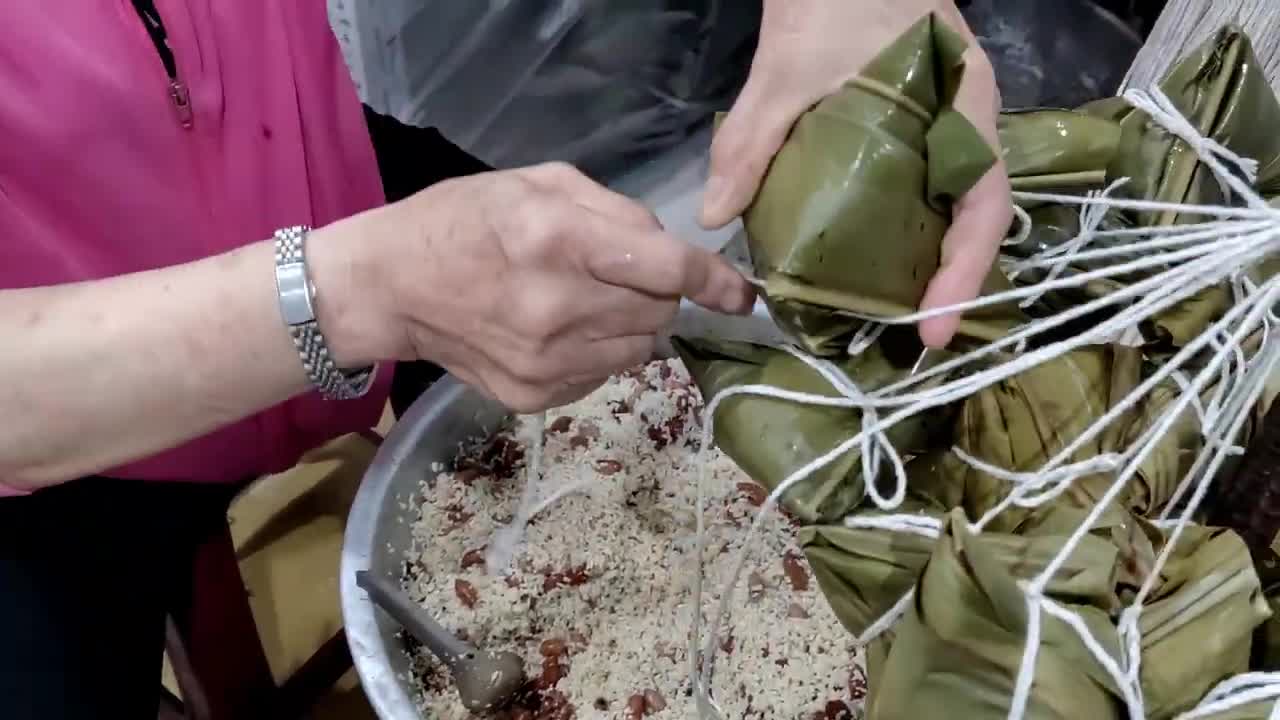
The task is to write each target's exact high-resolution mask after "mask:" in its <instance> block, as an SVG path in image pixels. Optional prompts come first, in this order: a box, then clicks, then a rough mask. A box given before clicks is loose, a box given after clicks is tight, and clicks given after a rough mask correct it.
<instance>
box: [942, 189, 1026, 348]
mask: <svg viewBox="0 0 1280 720" xmlns="http://www.w3.org/2000/svg"><path fill="white" fill-rule="evenodd" d="M1012 221H1013V203H1012V199H1011V196H1010V192H1009V179H1008V177H1007V176H1006V175H1005V171H1004V166H1003V164H1000V165H997V166H996V167H994V168H992V169H991V170H990V171H989V172H988V173H987V174H986V175H984V176H983V177H982V179H981V180H979V181H978V183H977V184H976V185H974V187H973V189H972V190H970V191H969V193H968V194H967V195H965V196H964V197H963V198H961V199H960V200H959V201H958V202H957V203H956V204H955V206H954V207H953V219H952V222H951V228H950V229H949V230H948V231H947V234H946V237H945V238H943V241H942V263H941V265H940V267H939V268H938V272H937V273H935V274H934V276H933V279H932V280H931V281H930V282H929V288H928V290H927V291H926V292H925V296H924V300H923V302H922V303H921V305H920V309H921V310H934V309H938V308H943V307H947V306H950V305H955V304H958V303H963V302H968V301H970V300H973V299H974V298H976V297H978V293H979V292H981V290H982V285H983V282H984V281H985V280H986V278H987V275H988V273H989V272H990V271H991V265H992V263H993V262H994V261H995V258H996V255H997V254H998V253H999V250H1000V242H1001V240H1002V239H1003V238H1004V237H1005V234H1006V233H1008V231H1009V224H1010V223H1011V222H1012ZM959 326H960V315H959V314H950V315H944V316H941V317H936V318H931V319H928V320H923V321H921V323H920V339H921V340H922V341H924V343H925V344H926V345H928V346H929V347H935V348H941V347H945V346H946V345H947V344H948V343H949V342H951V339H952V337H953V336H954V335H955V333H956V330H957V328H959Z"/></svg>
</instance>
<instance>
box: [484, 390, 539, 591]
mask: <svg viewBox="0 0 1280 720" xmlns="http://www.w3.org/2000/svg"><path fill="white" fill-rule="evenodd" d="M528 422H529V426H530V432H532V433H533V437H532V438H530V440H529V443H528V447H529V451H528V453H529V457H528V460H527V461H526V462H525V477H524V488H523V489H522V490H521V491H520V501H519V503H518V504H517V505H516V511H515V513H514V514H513V515H512V517H511V522H510V523H508V524H506V525H504V526H502V527H500V528H498V529H497V530H496V531H495V532H494V533H493V537H492V538H491V539H490V541H489V549H488V550H486V551H485V557H484V562H485V568H486V569H487V570H488V571H489V574H490V575H504V574H506V573H507V572H508V571H510V569H511V564H512V563H513V562H515V559H516V556H517V554H518V553H519V550H520V544H521V542H522V541H523V540H524V534H525V530H526V529H527V528H528V526H529V521H530V520H531V519H532V518H533V516H534V515H536V514H537V512H538V509H539V508H538V492H539V489H540V486H541V485H542V448H543V445H544V444H545V436H546V427H547V414H546V413H545V412H541V413H537V414H536V415H530V416H529V418H528Z"/></svg>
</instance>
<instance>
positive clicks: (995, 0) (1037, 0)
mask: <svg viewBox="0 0 1280 720" xmlns="http://www.w3.org/2000/svg"><path fill="white" fill-rule="evenodd" d="M1106 4H1107V5H1109V6H1111V7H1112V8H1114V9H1116V10H1118V11H1121V12H1123V13H1125V14H1124V15H1123V16H1121V15H1117V14H1116V13H1114V12H1112V10H1109V9H1106V8H1104V7H1103V3H1100V2H1093V1H1092V0H970V1H969V2H967V3H962V5H963V6H964V7H963V12H964V15H965V18H966V19H967V20H968V21H969V25H970V27H972V28H973V32H974V34H975V35H977V36H978V40H979V42H981V43H982V47H983V48H984V49H985V50H986V51H987V55H988V56H989V57H990V58H991V62H992V64H993V65H994V66H995V70H996V80H997V82H998V83H999V85H1000V92H1001V95H1002V96H1003V98H1004V106H1005V107H1006V108H1025V107H1075V106H1077V105H1081V104H1083V103H1086V102H1089V101H1091V100H1096V99H1098V98H1101V97H1106V96H1110V95H1114V94H1115V93H1116V91H1117V90H1118V89H1119V87H1120V83H1121V82H1122V81H1123V80H1124V76H1125V73H1126V72H1127V71H1128V69H1129V66H1130V65H1131V64H1132V63H1133V59H1134V57H1135V56H1136V55H1137V53H1138V49H1139V48H1141V47H1142V41H1143V33H1144V32H1145V31H1146V30H1147V29H1149V28H1150V24H1151V22H1152V21H1154V18H1155V16H1156V15H1158V14H1159V10H1160V6H1162V5H1163V3H1162V2H1160V3H1153V2H1138V1H1137V0H1110V1H1109V2H1107V3H1106Z"/></svg>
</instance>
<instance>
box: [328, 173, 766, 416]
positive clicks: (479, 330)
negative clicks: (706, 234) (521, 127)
mask: <svg viewBox="0 0 1280 720" xmlns="http://www.w3.org/2000/svg"><path fill="white" fill-rule="evenodd" d="M335 232H338V233H342V234H344V235H345V236H346V239H345V240H343V239H341V238H334V239H332V240H331V242H332V243H334V244H343V246H344V247H346V248H348V249H350V251H351V253H350V254H348V255H347V258H348V259H346V260H344V261H343V262H341V263H330V264H333V265H338V266H339V267H345V268H346V269H345V270H339V271H337V272H332V271H331V273H330V275H331V277H332V278H334V279H333V280H332V281H331V282H333V283H334V286H335V287H347V288H350V287H358V288H362V289H361V290H360V292H359V293H355V296H356V297H357V300H356V301H355V303H354V305H353V303H352V302H339V303H335V304H338V305H340V306H348V307H355V308H358V309H357V310H351V311H347V312H346V313H343V314H345V315H346V317H345V319H344V318H339V317H335V318H333V319H332V320H329V319H327V318H325V317H323V316H321V317H320V322H321V327H322V328H326V327H327V325H326V322H328V323H330V324H331V325H332V326H333V327H334V328H336V329H335V330H333V331H331V330H328V329H326V330H325V332H326V334H327V335H330V336H333V337H331V339H330V344H331V345H333V346H334V352H335V355H338V356H340V357H344V358H352V360H350V361H347V362H349V363H350V364H355V363H356V362H359V361H360V360H364V361H369V360H374V359H381V358H387V357H396V358H402V359H418V358H422V359H427V360H431V361H433V362H436V363H437V364H439V365H441V366H443V367H445V368H446V369H448V370H449V371H450V372H452V373H454V374H455V375H457V376H458V377H459V378H461V379H462V380H464V381H465V382H467V383H469V384H471V385H473V386H475V387H476V388H478V389H480V390H481V391H483V392H485V393H487V394H489V395H490V396H492V397H494V398H496V399H498V400H500V401H502V402H503V403H504V404H505V405H507V406H508V407H510V408H511V409H513V410H516V411H519V412H533V411H537V410H542V409H546V408H549V407H554V406H557V405H561V404H564V403H567V402H571V401H573V400H576V399H578V398H580V397H582V396H584V395H586V394H587V393H589V392H590V391H591V390H593V389H594V388H596V387H598V386H599V385H600V384H601V383H602V382H603V381H604V380H605V379H607V378H608V377H609V376H610V375H611V374H613V373H615V372H617V371H620V370H623V369H625V368H628V367H632V366H634V365H636V364H638V363H642V362H645V361H647V360H649V359H650V358H651V357H652V354H653V350H654V343H655V337H656V334H657V333H658V332H660V331H661V330H663V329H664V328H666V327H667V326H668V325H669V324H670V322H671V321H672V320H673V319H674V316H675V313H676V310H677V308H678V305H679V301H680V299H681V298H682V297H688V298H690V299H691V300H693V301H695V302H697V303H699V304H701V305H703V306H705V307H708V308H710V309H713V310H719V311H722V312H730V313H742V312H746V311H747V310H749V309H750V308H751V306H752V302H753V299H754V293H753V291H752V289H751V287H750V285H748V284H747V282H746V281H745V280H744V279H743V278H742V276H741V275H740V274H739V273H738V272H737V271H735V270H734V269H733V268H732V267H731V266H730V265H729V264H728V263H727V262H725V261H724V260H722V259H721V258H719V257H717V256H715V255H713V254H712V253H709V252H707V251H705V250H701V249H698V248H695V247H693V246H692V245H689V244H688V243H685V242H683V241H681V240H679V239H678V238H675V237H672V236H670V235H668V234H666V233H665V232H663V230H662V228H661V226H660V225H659V223H658V221H657V219H656V218H655V217H654V216H653V214H652V213H650V212H649V211H648V210H647V209H645V208H644V207H643V206H642V205H640V204H638V203H636V202H634V201H632V200H630V199H628V198H626V197H623V196H621V195H618V194H616V193H613V192H612V191H609V190H607V189H605V188H603V187H601V186H599V185H597V184H596V183H594V182H592V181H591V180H589V179H588V178H587V177H586V176H584V175H582V174H581V173H579V172H578V171H576V170H574V169H573V168H571V167H569V166H567V165H560V164H548V165H540V166H537V167H532V168H526V169H521V170H511V171H503V172H491V173H484V174H481V175H473V176H470V177H466V178H459V179H455V180H451V181H448V182H445V183H441V184H439V185H436V186H435V187H433V188H431V189H429V190H426V191H424V192H422V193H419V194H418V195H416V196H414V197H411V198H409V199H408V200H405V201H404V202H401V203H397V204H395V205H390V206H387V207H386V208H382V209H380V210H376V211H373V212H371V213H366V214H365V215H364V216H358V217H357V218H354V219H352V220H349V221H344V223H340V224H338V225H337V226H335ZM313 238H316V236H315V234H313ZM316 240H321V241H322V242H323V238H322V237H321V238H316ZM319 245H320V243H318V242H316V241H315V240H313V242H312V247H318V246H319ZM335 254H336V255H342V253H335ZM353 257H354V258H358V259H357V260H352V259H350V258H353ZM325 266H326V263H325V262H324V261H322V260H321V258H320V257H317V258H316V260H314V261H313V273H319V272H322V270H323V268H324V267H325ZM343 277H345V278H346V279H345V280H343V279H342V278H343ZM316 284H317V286H318V287H319V288H321V292H323V288H325V287H326V284H325V282H324V281H322V280H321V279H320V278H317V280H316ZM343 292H347V293H350V290H346V291H343ZM361 296H363V297H361ZM317 306H318V308H320V309H321V310H322V309H323V307H324V303H323V302H318V303H317ZM361 318H362V319H361ZM387 318H391V321H390V322H388V320H387ZM340 328H348V329H350V332H348V333H346V334H345V335H342V334H339V335H336V336H335V333H340V332H341V331H340V330H337V329H340ZM374 328H381V330H379V331H377V332H374V331H373V329H374ZM361 356H363V357H361Z"/></svg>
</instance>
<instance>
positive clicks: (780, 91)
mask: <svg viewBox="0 0 1280 720" xmlns="http://www.w3.org/2000/svg"><path fill="white" fill-rule="evenodd" d="M755 65H756V66H755V67H753V68H752V70H751V75H750V76H749V77H748V79H747V83H746V85H745V86H744V87H743V88H742V92H741V94H739V95H738V99H737V101H736V102H734V104H733V108H732V109H731V110H730V111H729V114H728V116H726V117H725V119H724V123H723V124H722V125H721V126H720V129H719V130H718V131H717V132H716V136H715V139H714V140H713V141H712V143H711V171H710V178H709V179H708V180H707V188H706V194H705V195H704V197H703V200H702V216H701V218H700V220H701V223H702V225H703V227H706V228H709V229H714V228H719V227H723V226H725V225H726V224H728V223H729V221H731V220H733V219H734V218H736V217H738V216H739V215H741V214H742V212H743V210H745V209H746V208H747V206H748V205H750V204H751V201H752V200H753V199H754V198H755V196H756V192H757V191H758V190H759V189H760V183H761V181H762V180H763V179H764V175H765V172H766V171H768V169H769V164H770V163H771V162H773V156H774V155H776V154H777V153H778V149H779V148H781V147H782V144H783V143H784V142H786V139H787V135H788V134H789V133H790V132H791V127H792V125H794V124H795V121H796V118H798V117H800V115H801V114H802V113H804V111H805V110H807V109H808V108H809V106H810V105H811V104H812V103H813V102H814V101H815V99H814V98H810V97H807V96H805V95H799V94H797V93H796V92H795V91H794V90H793V89H791V87H792V86H791V85H790V84H787V83H780V82H779V81H778V79H777V78H778V77H779V75H780V73H776V72H774V71H773V70H772V69H771V68H770V67H769V62H768V61H761V60H760V58H758V57H757V60H756V64H755Z"/></svg>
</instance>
